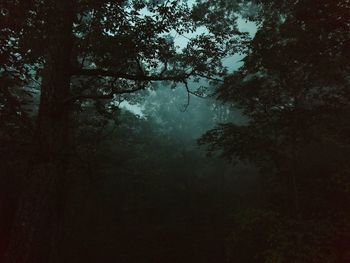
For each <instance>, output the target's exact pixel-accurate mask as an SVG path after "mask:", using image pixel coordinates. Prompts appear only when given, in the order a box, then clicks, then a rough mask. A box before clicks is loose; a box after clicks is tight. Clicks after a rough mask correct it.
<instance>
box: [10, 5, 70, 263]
mask: <svg viewBox="0 0 350 263" xmlns="http://www.w3.org/2000/svg"><path fill="white" fill-rule="evenodd" d="M45 4H46V7H47V10H48V12H47V14H46V21H45V22H46V24H47V28H48V35H47V46H46V56H45V65H44V72H43V78H42V83H41V97H40V106H39V114H38V120H37V131H36V134H35V138H34V140H33V142H34V143H33V150H34V155H33V159H32V161H31V162H30V165H29V169H28V172H27V174H26V176H25V185H24V191H23V193H22V196H21V198H20V201H19V205H18V208H17V212H16V216H15V220H14V224H13V229H12V235H11V240H10V242H9V245H8V248H7V252H6V254H5V258H4V261H5V262H6V263H47V262H52V253H54V251H55V248H56V247H57V244H56V242H57V241H58V240H59V238H58V235H59V231H60V229H59V222H60V216H61V215H62V211H63V206H64V201H63V200H64V189H65V181H66V172H67V167H68V165H69V164H68V161H69V156H68V151H69V141H70V140H69V108H68V107H67V105H66V103H65V99H66V98H67V97H68V96H69V92H70V76H71V72H70V71H71V69H70V61H71V50H72V39H73V37H72V27H73V20H74V16H75V12H74V10H75V8H74V1H72V0H60V1H54V0H47V1H46V3H45ZM50 257H51V259H50Z"/></svg>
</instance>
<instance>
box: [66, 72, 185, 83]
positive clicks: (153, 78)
mask: <svg viewBox="0 0 350 263" xmlns="http://www.w3.org/2000/svg"><path fill="white" fill-rule="evenodd" d="M72 75H75V76H96V77H114V78H120V79H127V80H135V81H167V80H168V81H178V82H180V81H184V80H185V79H186V78H188V77H189V76H190V75H189V74H183V75H174V76H160V75H148V76H147V75H131V74H127V73H124V72H120V71H113V70H104V69H74V70H73V71H72Z"/></svg>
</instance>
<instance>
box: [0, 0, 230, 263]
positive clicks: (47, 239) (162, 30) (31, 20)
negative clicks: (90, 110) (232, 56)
mask: <svg viewBox="0 0 350 263" xmlns="http://www.w3.org/2000/svg"><path fill="white" fill-rule="evenodd" d="M12 18H14V21H15V23H14V24H12V23H11V19H12ZM2 19H3V20H4V21H5V22H6V23H5V24H4V29H3V31H4V32H5V31H6V34H5V35H4V38H2V39H1V41H3V44H4V48H3V50H4V52H2V58H4V59H5V61H7V62H8V63H5V64H4V65H2V66H1V67H2V68H1V72H0V73H1V76H2V77H4V76H6V74H7V75H8V74H10V75H12V76H15V77H16V78H17V79H20V78H23V79H24V80H26V81H28V82H29V80H31V82H33V81H35V80H32V79H35V78H36V79H37V80H39V81H40V105H39V110H38V115H37V120H36V125H35V127H36V128H35V132H34V135H33V138H34V139H33V141H32V143H31V145H32V147H31V150H32V152H33V154H32V156H33V158H32V159H31V161H30V165H29V168H28V171H27V173H26V176H25V179H24V182H23V184H24V185H25V186H26V187H25V188H24V191H23V194H22V196H21V198H20V202H19V205H18V208H17V214H16V219H15V221H14V223H13V231H12V238H11V240H10V242H9V245H8V249H7V253H6V256H5V262H21V263H24V262H48V260H49V259H50V258H51V260H54V258H55V253H56V252H55V247H57V245H56V243H57V242H59V240H60V231H61V229H60V223H59V222H60V216H61V215H62V213H63V210H64V207H65V201H66V200H65V198H64V197H65V192H66V191H67V187H68V186H69V176H70V175H69V168H70V164H69V161H70V156H71V155H72V151H71V147H70V146H71V145H72V138H73V126H74V125H72V122H71V114H72V112H73V111H74V107H78V106H79V105H80V103H81V102H82V101H83V100H88V99H94V100H96V99H113V98H115V97H116V96H118V95H121V94H129V93H133V92H136V91H139V90H143V89H146V88H147V87H148V86H149V85H150V83H151V82H154V81H172V82H174V83H182V84H184V85H185V86H186V85H187V81H188V79H189V78H191V77H205V78H213V77H216V76H221V75H222V74H223V73H224V71H225V70H224V68H223V67H222V65H221V59H222V58H223V57H224V56H226V54H227V53H228V52H229V51H231V50H232V48H228V46H232V45H233V44H236V43H237V41H235V40H232V39H231V36H232V35H233V34H234V33H235V32H236V28H235V25H234V24H232V25H229V24H226V25H225V26H227V27H226V30H225V31H223V32H224V33H222V32H220V34H218V33H219V32H218V31H217V30H213V29H212V28H210V27H208V33H207V34H204V33H203V34H199V35H197V36H195V37H193V38H192V39H190V40H189V43H188V45H187V47H186V48H185V49H184V50H182V51H180V52H179V49H178V48H176V46H175V43H174V41H173V39H172V38H171V37H170V33H172V32H176V34H178V35H182V34H185V33H190V32H195V30H196V28H197V26H205V25H208V24H209V22H210V21H209V22H208V21H202V19H201V17H198V16H195V15H193V13H192V12H191V10H190V9H189V8H188V6H187V5H186V3H183V2H179V1H149V2H146V1H138V0H135V1H90V0H75V1H70V0H62V1H53V0H33V1H17V2H15V3H14V4H10V5H5V6H2ZM13 39H15V41H12V40H13ZM15 62H16V63H15ZM16 85H18V84H16ZM14 86H15V85H14V84H11V85H10V86H9V88H13V87H14ZM19 87H20V88H21V89H22V90H24V87H25V85H24V84H20V85H19ZM11 92H12V91H11ZM2 94H3V93H2ZM5 95H6V94H5ZM5 100H6V101H8V100H7V99H5ZM1 106H3V105H1Z"/></svg>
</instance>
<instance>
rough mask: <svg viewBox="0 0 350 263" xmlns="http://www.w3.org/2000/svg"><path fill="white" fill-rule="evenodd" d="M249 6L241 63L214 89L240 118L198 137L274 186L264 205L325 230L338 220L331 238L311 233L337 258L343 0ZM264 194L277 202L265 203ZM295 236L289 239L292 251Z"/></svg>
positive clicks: (344, 109)
mask: <svg viewBox="0 0 350 263" xmlns="http://www.w3.org/2000/svg"><path fill="white" fill-rule="evenodd" d="M255 7H256V8H253V10H255V13H254V12H253V13H248V14H247V13H245V14H243V15H245V16H246V17H247V18H249V19H252V20H254V21H255V22H256V23H257V24H258V25H259V28H258V32H257V34H256V36H255V37H254V39H253V40H252V41H251V43H250V45H249V49H248V51H247V53H246V57H245V58H244V65H243V67H241V68H240V69H239V70H238V71H237V72H235V73H234V74H232V75H231V76H229V77H227V78H226V79H225V83H224V84H223V85H221V86H220V87H219V88H218V97H219V98H220V99H221V100H224V101H226V102H230V103H233V104H234V105H235V106H236V107H238V108H240V109H241V110H242V111H243V112H244V114H245V115H246V116H247V117H248V118H249V122H248V124H247V125H244V126H239V125H234V124H229V123H228V124H222V125H220V126H218V127H217V128H216V129H214V130H211V131H209V132H207V133H206V134H205V135H204V136H203V137H202V139H201V140H200V143H202V144H207V145H209V151H210V152H219V153H220V154H221V155H222V156H223V157H226V158H229V159H231V160H232V159H234V160H236V159H239V160H248V161H250V162H252V163H254V164H255V165H257V166H258V167H260V169H261V171H262V172H263V173H264V174H265V177H264V179H265V182H266V185H265V187H271V184H274V185H275V186H276V185H277V188H276V187H274V188H272V189H271V190H269V191H267V190H265V192H267V195H270V197H267V198H270V201H268V202H267V203H268V205H269V207H271V206H272V207H273V209H274V210H277V211H278V212H282V211H283V214H284V215H286V216H287V218H288V220H291V219H293V220H296V222H300V223H301V225H303V226H304V227H305V226H306V225H310V224H311V223H310V222H317V223H320V224H321V225H323V227H325V228H328V230H327V231H328V234H329V233H332V231H334V229H332V228H331V227H329V226H330V225H331V224H330V222H338V223H339V226H340V227H339V230H338V231H340V232H343V233H342V234H339V235H334V236H333V237H332V240H327V238H328V237H329V236H328V235H324V234H321V231H319V232H318V231H317V230H314V232H313V234H314V239H316V240H323V241H324V244H327V242H330V243H331V244H330V245H325V246H328V248H330V251H329V253H328V254H327V255H325V256H324V258H326V259H327V260H333V261H330V262H345V261H346V259H347V258H348V255H346V252H345V250H342V249H339V248H340V247H342V246H343V245H339V242H340V243H341V244H344V242H345V243H346V242H348V240H349V233H348V230H346V229H349V226H348V224H347V223H345V222H346V218H348V216H349V215H347V214H346V213H338V212H337V211H339V209H340V208H339V206H340V202H341V203H343V204H344V205H345V203H346V204H348V202H349V199H348V196H347V194H346V191H344V189H346V188H348V185H349V181H348V171H349V169H348V165H347V163H348V159H347V157H345V156H348V154H349V152H348V150H349V140H348V139H347V135H346V134H348V132H349V127H350V126H349V124H350V123H349V122H348V120H347V117H346V116H347V115H348V112H349V84H350V83H349V79H348V77H347V74H348V73H347V72H348V71H349V66H350V65H349V51H348V44H347V43H348V41H349V34H348V31H349V23H348V19H349V17H348V13H349V9H350V6H349V2H348V1H333V2H332V3H330V2H329V1H297V2H292V1H276V2H275V1H269V2H260V1H256V2H255ZM340 178H342V179H340ZM271 180H272V181H271ZM340 182H341V183H340ZM344 187H345V188H344ZM265 189H266V188H265ZM273 194H277V196H279V198H281V199H282V200H284V201H283V202H282V204H281V203H280V204H278V206H276V202H275V201H273V203H272V202H271V201H272V200H271V196H273ZM275 196H276V195H275ZM265 205H266V204H265ZM290 207H293V208H294V209H290ZM269 209H271V208H269ZM321 222H322V223H321ZM301 229H303V227H300V228H299V230H294V231H300V232H301V233H303V230H301ZM340 229H342V230H340ZM301 236H303V235H301ZM326 240H327V242H326ZM340 240H341V241H340ZM346 240H347V241H346ZM303 242H304V243H307V241H306V239H303V238H302V237H299V238H296V248H297V251H299V252H300V251H301V250H300V249H301V246H302V243H303ZM321 242H322V241H321ZM317 247H319V245H311V244H310V250H309V252H305V251H304V252H302V253H301V252H300V254H299V255H298V256H297V258H296V260H304V261H305V260H306V261H310V259H312V255H313V254H312V253H313V252H314V251H315V250H316V249H317ZM276 251H277V249H276ZM283 253H284V252H283ZM283 253H282V254H283ZM297 253H298V252H296V254H297ZM326 259H323V260H324V262H328V261H327V260H326ZM265 260H267V259H266V258H265ZM304 261H302V262H304ZM264 262H270V261H264ZM322 262H323V261H322Z"/></svg>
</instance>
